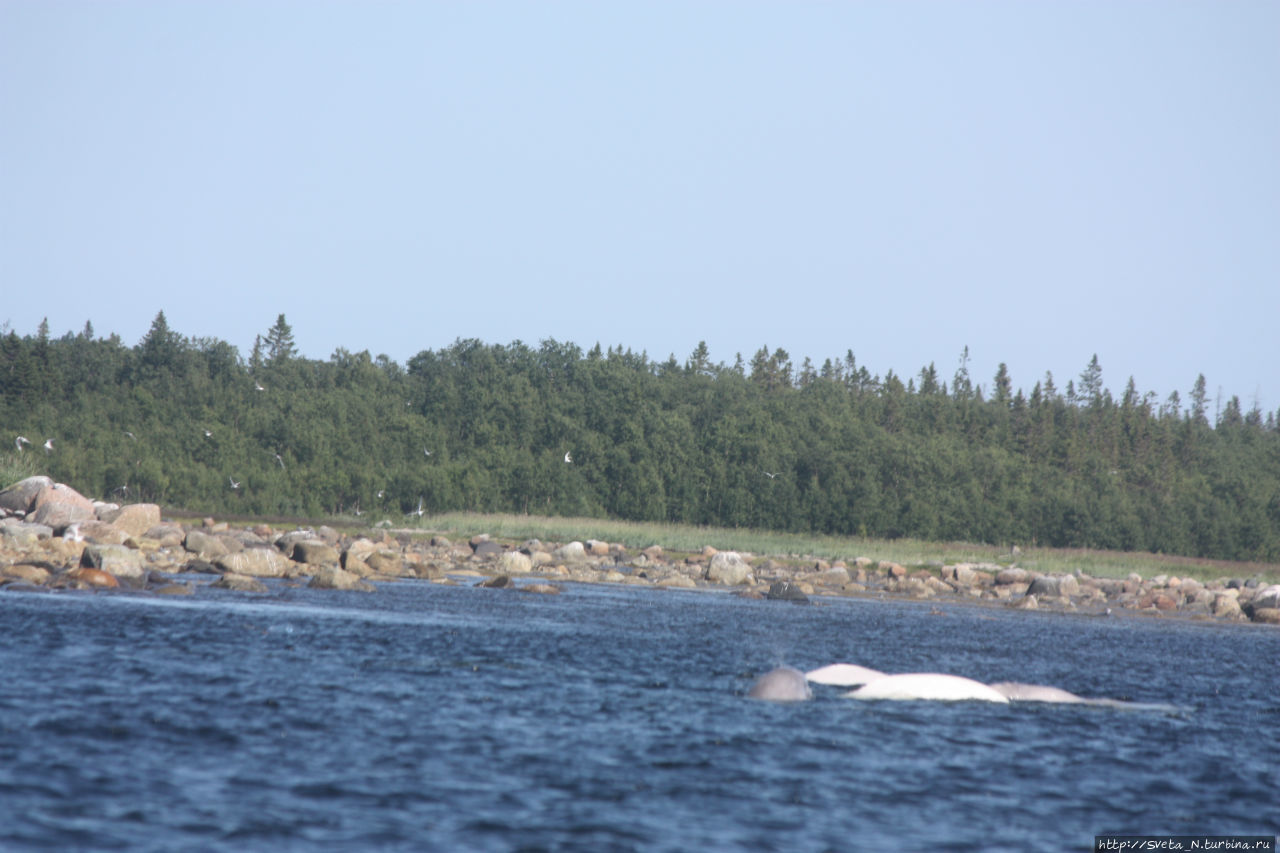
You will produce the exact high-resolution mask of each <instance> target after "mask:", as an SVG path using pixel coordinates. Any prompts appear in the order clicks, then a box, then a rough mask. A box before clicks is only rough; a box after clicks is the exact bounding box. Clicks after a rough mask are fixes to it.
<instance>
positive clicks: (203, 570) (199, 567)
mask: <svg viewBox="0 0 1280 853" xmlns="http://www.w3.org/2000/svg"><path fill="white" fill-rule="evenodd" d="M182 570H183V571H184V572H196V573H198V574H202V575H216V574H218V568H217V566H215V565H214V564H213V563H210V562H209V561H208V560H192V561H190V562H189V563H187V564H186V565H184V566H183V567H182Z"/></svg>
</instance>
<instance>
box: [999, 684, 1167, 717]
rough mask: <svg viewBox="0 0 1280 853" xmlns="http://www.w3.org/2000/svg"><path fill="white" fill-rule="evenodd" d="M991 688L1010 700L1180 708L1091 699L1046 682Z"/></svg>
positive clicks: (1162, 708) (1150, 703)
mask: <svg viewBox="0 0 1280 853" xmlns="http://www.w3.org/2000/svg"><path fill="white" fill-rule="evenodd" d="M991 689H993V690H995V691H997V692H998V693H1003V694H1004V695H1005V696H1008V697H1009V700H1010V701H1012V702H1052V703H1054V704H1057V705H1092V706H1094V707H1098V708H1122V709H1127V710H1130V711H1165V712H1168V713H1173V712H1176V711H1180V710H1182V709H1181V708H1179V707H1178V706H1177V705H1169V704H1166V703H1164V702H1126V701H1124V700H1123V699H1106V698H1102V699H1091V698H1089V697H1087V696H1077V695H1076V694H1074V693H1072V692H1071V691H1069V690H1063V689H1062V688H1061V687H1050V686H1049V685H1047V684H1024V683H1023V682H1021V681H999V682H996V683H995V684H992V685H991Z"/></svg>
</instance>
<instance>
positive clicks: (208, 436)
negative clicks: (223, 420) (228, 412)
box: [204, 430, 213, 438]
mask: <svg viewBox="0 0 1280 853" xmlns="http://www.w3.org/2000/svg"><path fill="white" fill-rule="evenodd" d="M204 437H205V438H213V433H211V432H209V430H205V431H204Z"/></svg>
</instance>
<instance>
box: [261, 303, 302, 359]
mask: <svg viewBox="0 0 1280 853" xmlns="http://www.w3.org/2000/svg"><path fill="white" fill-rule="evenodd" d="M266 343H267V360H268V361H270V362H271V363H272V364H282V363H284V362H286V361H288V360H289V359H291V358H293V357H294V356H295V355H297V348H296V347H295V346H294V345H293V329H292V328H290V326H289V324H288V323H286V322H285V319H284V315H283V314H281V315H280V316H279V317H277V318H276V324H275V325H274V326H272V327H271V328H270V329H269V330H268V331H267V337H266Z"/></svg>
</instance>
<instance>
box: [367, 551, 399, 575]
mask: <svg viewBox="0 0 1280 853" xmlns="http://www.w3.org/2000/svg"><path fill="white" fill-rule="evenodd" d="M364 562H365V564H366V565H367V566H368V567H369V568H370V569H371V570H372V571H374V572H377V573H378V574H380V575H396V576H398V575H403V574H404V558H403V557H401V556H400V553H399V552H398V551H392V550H391V549H390V548H380V549H378V550H377V551H374V552H373V553H372V554H370V555H369V556H368V557H367V558H366V559H365V560H364Z"/></svg>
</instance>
